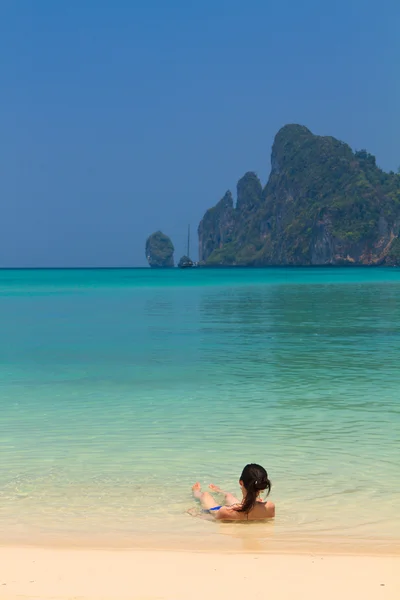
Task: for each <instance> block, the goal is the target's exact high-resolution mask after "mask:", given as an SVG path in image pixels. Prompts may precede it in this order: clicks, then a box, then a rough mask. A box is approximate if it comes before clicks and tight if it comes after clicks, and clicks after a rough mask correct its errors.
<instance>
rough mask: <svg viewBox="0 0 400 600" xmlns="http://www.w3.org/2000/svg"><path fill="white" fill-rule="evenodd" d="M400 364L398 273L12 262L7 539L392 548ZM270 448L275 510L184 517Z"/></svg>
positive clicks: (7, 314)
mask: <svg viewBox="0 0 400 600" xmlns="http://www.w3.org/2000/svg"><path fill="white" fill-rule="evenodd" d="M399 365H400V270H398V269H265V270H246V269H242V270H201V269H197V270H192V271H179V270H171V271H151V270H148V269H137V270H113V271H108V270H104V271H103V270H87V271H85V270H83V271H74V270H67V271H57V270H54V271H0V411H1V412H0V414H1V420H0V457H1V460H0V531H1V532H2V540H3V541H7V542H9V541H19V540H24V541H31V540H35V541H38V542H41V541H43V540H46V539H49V538H51V539H53V540H57V541H59V542H60V543H62V541H63V540H71V539H73V540H78V539H79V540H85V539H86V540H92V541H93V540H99V541H100V540H102V543H106V542H105V540H111V539H112V541H113V544H117V545H118V544H120V543H121V544H129V545H135V544H136V543H138V544H139V543H140V544H146V543H150V540H151V539H154V540H156V539H157V543H158V544H160V543H161V541H162V543H165V544H168V543H169V542H171V543H172V542H173V541H175V542H176V541H179V544H180V545H181V546H182V547H186V546H187V547H191V548H193V547H196V545H198V547H205V546H207V545H208V544H210V545H214V546H216V547H226V548H233V549H234V548H238V547H240V548H243V547H249V548H250V547H253V546H252V545H251V544H254V543H257V544H258V546H259V547H260V548H262V549H264V548H266V549H267V548H268V547H269V545H270V544H271V543H272V542H274V543H276V542H279V541H280V540H285V543H286V542H289V541H290V542H293V543H299V541H301V540H305V541H309V540H315V539H326V540H329V541H330V543H331V542H332V541H333V542H335V541H339V540H341V542H343V540H346V543H351V542H354V543H358V544H360V543H361V544H362V543H365V544H368V543H371V542H374V543H376V544H379V547H385V546H387V547H390V546H393V545H395V544H397V543H398V541H399V539H400V519H399V516H398V506H399V500H400V489H399V483H398V482H399V474H400V460H399V457H400V452H399V448H400V446H399V442H400V368H399ZM253 461H254V462H259V463H261V464H263V465H265V466H266V468H267V469H268V472H269V475H270V477H271V479H272V481H273V491H272V496H271V498H272V499H273V500H274V501H275V503H276V505H277V518H276V520H275V522H274V523H268V524H259V523H257V524H251V525H248V526H247V525H246V526H243V525H218V524H216V523H209V522H207V521H203V520H201V519H197V518H193V517H190V516H188V515H186V514H185V511H186V510H187V509H188V508H194V507H195V506H196V504H195V502H194V501H193V500H192V498H191V494H190V488H191V485H192V484H193V483H194V481H196V480H199V481H200V482H201V483H202V484H203V485H206V484H208V483H209V482H211V481H212V482H214V483H218V484H220V485H221V486H224V487H226V488H228V489H230V490H231V491H233V492H235V491H238V486H237V479H238V476H239V474H240V471H241V468H242V467H243V466H244V464H245V463H246V462H253ZM238 540H239V541H238Z"/></svg>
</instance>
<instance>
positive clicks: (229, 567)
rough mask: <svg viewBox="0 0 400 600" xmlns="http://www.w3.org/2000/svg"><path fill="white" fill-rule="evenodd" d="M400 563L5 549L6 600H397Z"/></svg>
mask: <svg viewBox="0 0 400 600" xmlns="http://www.w3.org/2000/svg"><path fill="white" fill-rule="evenodd" d="M399 573H400V556H377V557H373V556H327V555H325V556H324V555H318V554H311V553H310V554H308V555H305V554H303V555H295V554H280V555H270V554H227V553H225V554H209V553H207V554H206V553H195V552H185V553H184V552H174V551H143V550H86V549H85V550H78V549H54V550H52V549H48V548H46V549H44V548H17V547H12V548H1V549H0V598H1V600H16V599H17V598H18V599H19V600H20V599H22V598H27V599H29V600H67V599H68V600H71V599H78V598H79V599H80V600H111V599H112V600H124V599H129V600H189V599H190V600H200V599H203V598H210V599H214V598H215V599H217V598H218V599H225V598H226V599H229V600H236V599H243V598H252V597H259V598H267V597H268V598H271V599H274V600H289V599H292V598H307V599H308V600H321V599H324V600H330V599H335V600H336V599H338V598H340V599H341V600H346V599H352V600H358V599H360V600H361V599H362V600H379V599H381V598H382V599H384V600H395V599H396V600H397V599H398V598H399V597H400V575H399Z"/></svg>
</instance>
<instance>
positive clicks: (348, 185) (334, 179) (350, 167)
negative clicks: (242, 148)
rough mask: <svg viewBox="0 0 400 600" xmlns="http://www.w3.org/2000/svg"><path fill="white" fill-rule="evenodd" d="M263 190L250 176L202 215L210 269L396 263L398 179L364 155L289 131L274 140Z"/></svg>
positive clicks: (202, 252)
mask: <svg viewBox="0 0 400 600" xmlns="http://www.w3.org/2000/svg"><path fill="white" fill-rule="evenodd" d="M271 167H272V168H271V174H270V177H269V180H268V183H267V185H266V186H265V188H264V189H262V186H261V183H260V181H259V179H258V178H257V176H256V175H255V174H254V173H247V174H246V175H245V176H244V177H243V178H242V179H241V180H240V181H239V183H238V186H237V203H236V207H234V204H233V199H232V195H231V194H230V192H227V193H226V194H225V196H224V198H223V199H222V200H221V201H220V202H219V203H218V204H217V205H216V206H215V207H214V208H212V209H210V210H208V211H207V212H206V214H205V215H204V218H203V220H202V221H201V223H200V226H199V256H200V260H201V261H202V262H203V264H206V265H249V266H263V265H326V264H365V265H372V264H398V262H399V259H400V256H399V255H400V242H399V240H398V236H399V229H400V176H399V175H395V174H394V173H385V172H383V171H382V170H381V169H379V168H378V167H377V165H376V161H375V157H374V156H372V155H371V154H368V152H366V151H365V150H362V151H359V152H355V153H354V152H353V151H352V150H351V148H350V147H349V146H348V145H347V144H345V143H343V142H340V141H338V140H336V139H335V138H332V137H321V136H316V135H313V134H312V133H311V132H310V131H309V130H308V129H307V128H306V127H303V126H301V125H286V126H285V127H283V128H282V129H281V130H280V131H279V132H278V134H277V135H276V137H275V141H274V144H273V148H272V156H271Z"/></svg>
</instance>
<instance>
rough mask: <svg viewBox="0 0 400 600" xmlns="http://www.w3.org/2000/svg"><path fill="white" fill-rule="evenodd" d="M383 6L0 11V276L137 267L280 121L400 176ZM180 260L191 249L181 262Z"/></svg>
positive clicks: (397, 54) (391, 19)
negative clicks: (370, 157)
mask: <svg viewBox="0 0 400 600" xmlns="http://www.w3.org/2000/svg"><path fill="white" fill-rule="evenodd" d="M399 19H400V3H399V2H398V0H382V1H381V2H372V1H370V0H347V1H344V0H336V1H335V2H326V1H325V2H324V1H323V0H319V1H315V0H302V1H300V0H280V1H279V2H277V1H274V2H270V1H268V0H264V1H251V0H248V2H243V1H241V2H237V1H236V0H230V1H222V0H212V1H211V0H203V1H202V2H191V1H190V0H186V1H177V0H170V2H165V1H164V2H162V1H161V0H154V1H147V2H146V3H144V2H142V3H140V4H139V3H138V2H135V1H127V0H126V1H122V0H116V1H114V2H111V1H107V2H106V1H102V0H98V1H94V0H92V1H91V0H86V1H85V0H79V1H77V0H68V2H66V1H65V2H54V0H51V1H50V0H37V1H35V2H33V1H28V0H3V1H2V2H1V3H0V52H1V57H2V58H1V62H0V86H1V88H0V136H1V137H0V202H1V208H2V210H1V213H0V266H7V267H12V266H29V267H35V266H81V267H84V266H142V265H145V264H146V262H145V256H144V244H145V239H146V237H147V235H148V234H149V233H151V232H152V231H155V230H157V229H162V230H163V231H164V232H165V233H167V234H168V235H170V236H171V237H172V239H173V242H174V244H175V247H176V258H179V256H180V255H181V254H183V252H184V249H185V237H186V228H187V224H188V223H191V225H192V228H193V229H197V225H198V223H199V220H200V219H201V217H202V215H203V213H204V211H205V210H206V209H207V208H208V207H210V206H212V205H213V204H215V202H217V201H218V200H219V199H220V198H221V197H222V195H223V194H224V193H225V191H226V190H227V189H231V190H232V191H233V192H234V191H235V186H236V182H237V180H238V179H239V178H240V177H241V176H242V175H243V174H244V173H245V172H246V171H248V170H254V171H256V172H257V173H258V175H259V176H260V178H261V179H262V181H263V182H265V181H266V179H267V177H268V173H269V169H270V151H271V145H272V142H273V138H274V135H275V134H276V132H277V131H278V129H279V128H280V127H281V126H282V125H284V124H286V123H294V122H296V123H301V124H304V125H306V126H308V127H309V128H310V129H311V130H312V131H313V132H314V133H318V134H328V135H334V136H335V137H338V138H340V139H343V140H344V141H347V142H348V143H349V144H350V145H351V146H352V147H353V148H357V149H360V148H367V149H368V150H369V151H370V152H372V153H373V154H375V155H376V156H377V161H378V164H379V165H380V166H381V167H383V168H384V169H386V170H389V169H393V170H397V168H398V166H399V165H400V116H399V106H400V81H399V64H400V36H399V35H398V23H399ZM196 251H197V248H196V240H194V241H193V254H194V255H195V254H196Z"/></svg>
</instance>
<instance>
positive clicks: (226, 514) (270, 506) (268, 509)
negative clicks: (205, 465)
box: [192, 464, 275, 521]
mask: <svg viewBox="0 0 400 600" xmlns="http://www.w3.org/2000/svg"><path fill="white" fill-rule="evenodd" d="M239 485H240V487H241V488H242V496H243V497H242V500H241V501H240V500H238V499H237V498H235V496H233V495H232V494H230V493H229V492H224V491H223V490H221V489H220V488H219V487H217V486H216V485H212V484H211V485H210V489H211V490H213V491H214V492H216V493H218V494H223V495H224V496H225V505H224V506H220V505H219V504H217V503H216V502H215V500H214V498H213V497H212V496H211V494H209V493H208V492H202V491H201V486H200V484H199V483H195V484H194V486H193V488H192V490H193V496H194V497H195V498H197V499H198V500H200V504H201V506H202V508H203V511H204V512H207V513H209V514H211V515H213V516H214V517H215V518H216V519H218V520H222V521H244V520H246V521H247V520H248V521H250V520H256V519H257V520H260V519H272V518H273V517H274V516H275V504H274V503H273V502H268V501H267V502H263V500H262V498H260V494H261V492H263V491H264V490H267V496H268V495H269V493H270V491H271V482H270V480H269V479H268V473H267V471H266V470H265V469H264V467H261V466H260V465H256V464H250V465H246V466H245V468H244V469H243V472H242V474H241V476H240V480H239Z"/></svg>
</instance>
